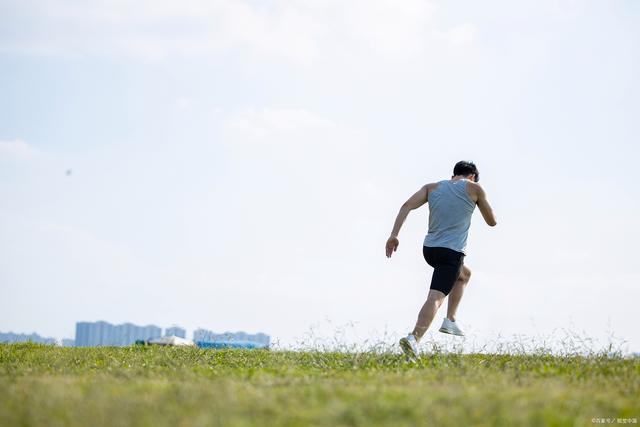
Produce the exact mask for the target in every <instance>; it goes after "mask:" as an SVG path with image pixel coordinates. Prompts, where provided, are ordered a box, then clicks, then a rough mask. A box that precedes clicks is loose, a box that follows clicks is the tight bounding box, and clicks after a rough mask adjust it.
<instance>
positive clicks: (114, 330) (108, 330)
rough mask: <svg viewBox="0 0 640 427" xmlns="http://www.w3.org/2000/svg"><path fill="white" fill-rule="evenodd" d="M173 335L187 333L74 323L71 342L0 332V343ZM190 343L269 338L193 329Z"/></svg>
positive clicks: (130, 340) (122, 341)
mask: <svg viewBox="0 0 640 427" xmlns="http://www.w3.org/2000/svg"><path fill="white" fill-rule="evenodd" d="M170 335H175V336H177V337H180V338H186V336H187V330H186V329H185V328H182V327H180V326H177V325H175V324H172V325H171V326H169V327H167V328H164V329H162V328H161V327H159V326H156V325H151V324H149V325H144V326H140V325H135V324H133V323H131V322H125V323H122V324H112V323H110V322H107V321H104V320H97V321H95V322H86V321H79V322H76V334H75V337H74V338H68V337H58V338H53V337H43V336H41V335H39V334H38V333H37V332H35V331H34V332H31V333H29V334H27V333H14V332H13V331H9V332H2V331H0V343H3V342H7V343H11V342H25V341H32V342H37V343H42V344H57V345H62V346H76V347H84V346H96V345H115V346H122V345H131V344H134V343H135V342H136V341H137V340H144V341H146V340H148V339H151V338H157V337H160V336H170ZM192 339H193V341H228V340H232V341H233V340H238V341H252V342H257V343H261V344H266V345H268V344H269V343H270V336H269V335H267V334H265V333H263V332H256V333H254V334H252V333H247V332H245V331H236V332H230V331H225V332H222V333H218V332H213V331H211V330H208V329H203V328H196V329H194V330H193V331H192Z"/></svg>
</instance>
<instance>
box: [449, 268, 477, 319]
mask: <svg viewBox="0 0 640 427" xmlns="http://www.w3.org/2000/svg"><path fill="white" fill-rule="evenodd" d="M469 279H471V270H469V267H467V266H466V265H463V266H462V270H460V275H459V276H458V279H457V280H456V283H455V285H453V289H451V293H449V302H448V303H447V318H448V319H449V320H451V321H452V322H455V321H456V312H457V311H458V305H459V304H460V300H461V299H462V294H464V290H465V288H466V287H467V283H469Z"/></svg>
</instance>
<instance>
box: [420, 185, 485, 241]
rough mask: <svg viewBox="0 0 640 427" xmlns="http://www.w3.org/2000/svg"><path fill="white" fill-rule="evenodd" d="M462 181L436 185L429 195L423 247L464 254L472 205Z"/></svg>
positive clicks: (473, 204)
mask: <svg viewBox="0 0 640 427" xmlns="http://www.w3.org/2000/svg"><path fill="white" fill-rule="evenodd" d="M467 183H468V181H467V180H466V179H460V180H457V181H449V180H446V181H440V182H438V186H437V187H436V189H435V190H433V191H432V192H431V193H430V194H429V232H428V233H427V235H426V236H425V238H424V246H429V247H441V248H449V249H452V250H454V251H457V252H462V253H465V249H466V247H467V235H468V234H469V226H470V225H471V215H472V214H473V211H474V209H475V207H476V204H475V202H474V201H473V200H471V198H470V197H469V195H468V194H467Z"/></svg>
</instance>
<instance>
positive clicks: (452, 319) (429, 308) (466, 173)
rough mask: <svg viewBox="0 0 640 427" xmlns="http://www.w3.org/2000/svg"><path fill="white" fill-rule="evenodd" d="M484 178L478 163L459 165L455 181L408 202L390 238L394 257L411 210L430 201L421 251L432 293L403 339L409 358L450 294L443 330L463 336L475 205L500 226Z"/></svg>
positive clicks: (434, 186)
mask: <svg viewBox="0 0 640 427" xmlns="http://www.w3.org/2000/svg"><path fill="white" fill-rule="evenodd" d="M479 178H480V174H479V173H478V168H477V167H476V165H475V164H473V162H467V161H461V162H458V163H456V165H455V167H454V168H453V176H452V177H451V179H450V180H444V181H440V182H436V183H432V184H427V185H425V186H423V187H422V188H421V189H420V190H418V191H417V192H416V193H415V194H414V195H413V196H411V197H410V198H409V199H408V200H407V201H406V202H404V204H403V205H402V207H401V208H400V212H398V216H397V217H396V221H395V223H394V225H393V230H392V231H391V236H390V237H389V239H388V240H387V244H386V248H385V249H386V255H387V258H391V255H392V254H393V252H395V251H396V250H398V245H399V241H398V233H399V232H400V228H401V227H402V224H403V223H404V221H405V219H406V218H407V215H408V214H409V212H410V211H412V210H414V209H417V208H419V207H420V206H422V205H424V204H425V203H427V202H429V231H428V233H427V235H426V236H425V239H424V244H423V248H422V254H423V256H424V259H425V260H426V261H427V263H428V264H429V265H430V266H431V267H433V269H434V270H433V276H432V278H431V288H430V289H429V295H428V296H427V301H426V302H425V303H424V305H423V306H422V309H421V310H420V313H419V314H418V320H417V321H416V326H415V327H414V328H413V331H412V332H411V333H410V334H409V335H407V336H406V337H405V338H402V339H400V347H401V348H402V351H403V352H404V353H405V354H406V355H407V356H408V357H410V358H415V357H416V354H417V344H418V342H419V341H420V339H421V338H422V336H423V335H424V334H425V332H426V331H427V329H428V328H429V325H431V322H432V321H433V318H434V317H435V315H436V312H437V311H438V309H439V308H440V306H441V305H442V303H443V302H444V299H445V298H446V297H447V295H448V296H449V302H448V306H447V317H445V319H444V321H443V322H442V326H441V327H440V332H444V333H447V334H453V335H461V336H462V335H464V333H463V332H462V330H460V327H459V326H458V325H457V324H456V311H457V309H458V304H460V299H461V298H462V294H463V293H464V289H465V287H466V285H467V283H469V278H470V277H471V270H470V269H469V267H467V266H466V265H464V257H465V254H466V253H465V249H466V246H467V235H468V233H469V226H470V225H471V215H472V214H473V211H474V209H475V207H476V205H477V206H478V208H479V209H480V213H481V214H482V217H483V218H484V220H485V222H486V223H487V224H488V225H490V226H491V227H493V226H495V225H496V218H495V216H494V214H493V210H492V209H491V206H490V205H489V202H488V201H487V196H486V194H485V192H484V189H483V188H482V187H481V186H480V184H478V180H479Z"/></svg>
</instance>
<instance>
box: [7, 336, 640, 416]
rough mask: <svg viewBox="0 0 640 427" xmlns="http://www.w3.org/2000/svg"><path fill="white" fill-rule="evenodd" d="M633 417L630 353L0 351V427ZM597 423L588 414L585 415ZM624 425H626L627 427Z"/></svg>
mask: <svg viewBox="0 0 640 427" xmlns="http://www.w3.org/2000/svg"><path fill="white" fill-rule="evenodd" d="M593 418H600V419H602V418H604V419H606V418H609V419H612V421H614V423H615V422H616V421H617V418H621V419H622V418H625V419H631V420H630V421H627V423H630V422H632V419H634V418H635V419H636V423H640V359H639V358H621V357H606V356H591V357H582V356H571V357H554V356H550V355H544V354H543V355H486V354H471V355H464V354H443V353H436V354H425V355H423V356H422V357H421V358H420V360H419V361H418V362H417V363H407V362H405V360H404V358H403V357H402V356H400V355H396V354H388V353H373V352H372V353H326V352H280V351H278V352H276V351H267V350H260V351H255V350H200V349H192V348H187V349H185V348H162V347H146V346H133V347H117V348H110V347H99V348H61V347H53V346H45V345H36V344H2V345H0V426H67V425H71V426H80V425H86V426H125V425H127V426H128V425H133V426H185V427H187V426H210V425H214V426H216V425H219V426H250V425H251V426H253V425H256V426H307V425H319V426H381V425H386V426H416V425H434V426H470V425H476V426H483V425H486V426H493V425H497V426H518V425H527V426H545V425H552V426H574V425H596V423H593V421H594V420H593ZM596 421H597V420H596ZM636 425H637V424H636Z"/></svg>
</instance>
